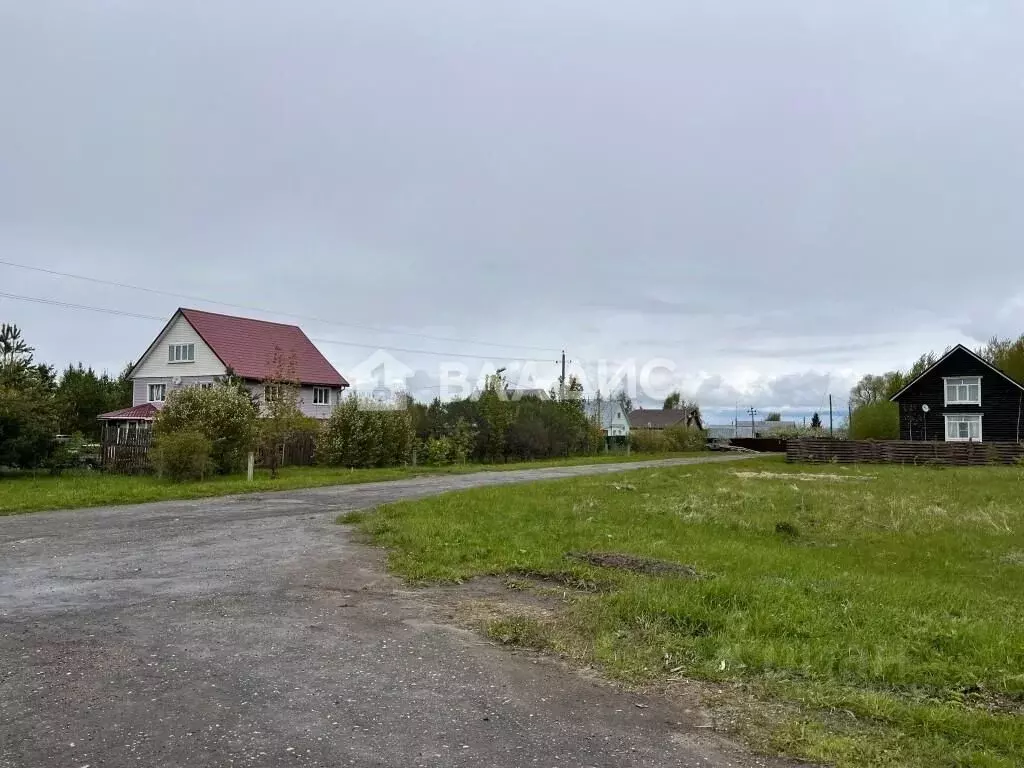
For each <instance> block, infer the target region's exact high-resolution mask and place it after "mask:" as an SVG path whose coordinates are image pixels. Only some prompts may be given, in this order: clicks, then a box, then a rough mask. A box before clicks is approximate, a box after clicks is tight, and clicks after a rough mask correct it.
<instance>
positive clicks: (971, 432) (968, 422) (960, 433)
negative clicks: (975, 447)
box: [946, 413, 981, 443]
mask: <svg viewBox="0 0 1024 768" xmlns="http://www.w3.org/2000/svg"><path fill="white" fill-rule="evenodd" d="M971 440H973V441H974V442H979V443H980V442H981V414H980V413H947V414H946V442H953V443H966V442H968V441H971Z"/></svg>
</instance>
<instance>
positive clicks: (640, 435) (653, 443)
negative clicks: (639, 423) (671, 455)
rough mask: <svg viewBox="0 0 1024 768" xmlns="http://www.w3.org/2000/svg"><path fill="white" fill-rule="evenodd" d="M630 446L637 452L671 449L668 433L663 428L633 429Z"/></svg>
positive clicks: (665, 451)
mask: <svg viewBox="0 0 1024 768" xmlns="http://www.w3.org/2000/svg"><path fill="white" fill-rule="evenodd" d="M629 448H630V450H632V451H635V452H636V453H667V452H668V451H670V450H671V448H669V440H668V435H666V434H665V432H664V430H661V429H631V430H630V431H629Z"/></svg>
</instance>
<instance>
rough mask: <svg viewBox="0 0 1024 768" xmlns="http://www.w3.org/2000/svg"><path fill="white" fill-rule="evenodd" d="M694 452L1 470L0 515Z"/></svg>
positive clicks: (625, 459)
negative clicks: (200, 477)
mask: <svg viewBox="0 0 1024 768" xmlns="http://www.w3.org/2000/svg"><path fill="white" fill-rule="evenodd" d="M686 455H695V454H681V453H677V454H657V455H653V454H649V455H644V454H633V455H632V456H628V457H627V456H621V455H613V454H605V455H601V456H575V457H573V458H568V459H554V460H550V461H533V462H525V463H518V464H464V465H459V466H454V467H423V466H421V467H394V468H387V469H354V470H353V469H336V468H332V467H285V468H284V469H282V470H281V472H280V477H278V478H277V479H274V480H272V479H271V478H270V474H269V472H266V471H262V470H261V471H259V472H257V473H256V477H255V479H254V481H253V482H252V483H250V482H248V480H246V478H245V477H244V476H239V475H231V476H226V477H214V478H211V479H209V480H205V481H202V482H190V483H174V482H171V481H169V480H162V479H160V478H157V477H153V476H149V475H140V476H135V477H131V476H126V475H108V474H104V473H101V472H66V473H64V474H63V475H60V476H51V475H49V474H46V473H37V474H31V473H13V474H0V516H2V515H13V514H18V513H23V512H39V511H42V510H49V509H75V508H80V507H97V506H105V505H109V504H140V503H142V502H146V501H167V500H171V499H198V498H203V497H207V496H225V495H228V494H232V493H253V492H256V491H285V490H293V489H295V488H314V487H318V486H324V485H347V484H351V483H372V482H377V481H381V480H401V479H403V478H409V477H417V476H421V475H429V474H464V473H467V472H483V471H488V470H490V471H495V470H512V469H526V468H536V467H556V466H572V465H576V464H601V463H607V462H612V463H614V462H619V461H623V462H626V461H645V460H650V459H665V458H674V457H681V456H686Z"/></svg>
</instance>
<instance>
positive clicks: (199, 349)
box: [131, 311, 227, 379]
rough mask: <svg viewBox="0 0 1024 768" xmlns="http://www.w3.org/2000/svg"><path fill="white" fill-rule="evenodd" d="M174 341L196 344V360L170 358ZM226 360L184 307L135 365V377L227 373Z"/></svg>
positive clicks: (133, 372)
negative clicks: (184, 311) (187, 316)
mask: <svg viewBox="0 0 1024 768" xmlns="http://www.w3.org/2000/svg"><path fill="white" fill-rule="evenodd" d="M171 344H194V345H195V360H194V361H191V362H176V363H172V362H170V361H169V360H168V347H170V345H171ZM226 372H227V369H226V368H225V366H224V363H223V362H221V360H220V358H219V357H217V355H216V354H214V351H213V350H212V349H210V346H209V345H208V344H207V343H206V342H205V341H203V338H202V337H201V336H200V335H199V334H198V333H197V332H196V330H195V328H193V327H192V325H191V324H190V323H189V322H188V320H186V319H185V318H184V317H183V316H182V314H181V312H180V311H178V312H175V313H174V316H173V317H172V318H171V320H170V322H168V323H167V325H166V326H164V329H163V330H162V331H161V332H160V335H159V336H157V337H156V340H155V341H154V342H153V343H152V344H150V345H149V349H147V350H146V352H145V354H144V355H143V356H142V357H141V358H140V359H139V362H138V363H136V364H135V367H134V368H132V371H131V377H132V378H133V379H150V378H152V379H173V378H175V377H178V376H181V377H193V376H204V377H205V376H210V377H212V376H223V375H224V374H225V373H226Z"/></svg>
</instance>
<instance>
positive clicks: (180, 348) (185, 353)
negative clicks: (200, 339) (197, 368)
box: [167, 344, 196, 363]
mask: <svg viewBox="0 0 1024 768" xmlns="http://www.w3.org/2000/svg"><path fill="white" fill-rule="evenodd" d="M195 361H196V345H195V344H171V345H170V346H168V347H167V362H168V363H194V362H195Z"/></svg>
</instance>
